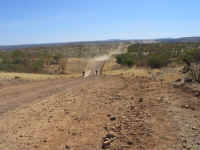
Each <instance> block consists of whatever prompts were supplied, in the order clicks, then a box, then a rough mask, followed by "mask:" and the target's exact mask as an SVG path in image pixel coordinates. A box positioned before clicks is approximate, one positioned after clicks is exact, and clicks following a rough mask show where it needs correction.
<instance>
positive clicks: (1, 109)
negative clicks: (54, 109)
mask: <svg viewBox="0 0 200 150" xmlns="http://www.w3.org/2000/svg"><path fill="white" fill-rule="evenodd" d="M10 82H12V81H10ZM84 82H85V80H83V79H56V80H46V81H40V82H28V83H24V84H17V85H13V86H12V84H11V83H9V86H2V87H1V89H0V115H1V114H3V113H6V112H8V111H11V110H13V109H16V108H17V107H19V106H23V105H25V104H27V103H31V102H33V101H35V100H37V101H39V100H41V99H44V98H45V97H48V96H50V95H53V94H56V93H58V92H61V91H63V90H64V91H66V92H67V91H68V90H71V89H73V88H75V87H77V86H80V85H81V84H83V83H84ZM10 84H11V85H10Z"/></svg>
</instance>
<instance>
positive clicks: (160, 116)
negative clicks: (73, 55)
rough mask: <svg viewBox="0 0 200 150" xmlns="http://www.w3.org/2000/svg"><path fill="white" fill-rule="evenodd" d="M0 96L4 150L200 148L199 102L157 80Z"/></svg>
mask: <svg viewBox="0 0 200 150" xmlns="http://www.w3.org/2000/svg"><path fill="white" fill-rule="evenodd" d="M22 90H23V91H24V92H22ZM0 94H1V95H2V97H4V98H2V99H1V101H2V102H1V104H2V105H3V104H6V105H7V106H9V107H8V108H6V109H4V111H3V113H2V114H1V117H0V135H1V136H0V149H2V150H21V149H23V150H102V149H110V150H179V149H182V150H189V149H191V150H193V149H194V150H198V149H200V143H199V141H200V111H199V106H200V101H199V98H198V97H195V96H193V95H191V94H190V93H185V92H184V91H182V90H180V89H177V88H174V87H173V86H172V85H171V84H170V83H166V84H163V82H161V81H160V80H154V79H152V78H147V77H123V76H120V75H119V76H105V77H95V78H89V79H80V80H61V79H60V80H53V81H41V82H37V83H31V84H30V83H29V84H28V83H24V84H23V85H14V86H9V87H8V88H6V87H4V88H2V89H1V91H0ZM38 96H39V97H38ZM34 99H35V100H34ZM24 102H25V103H26V104H24ZM22 103H23V104H22ZM13 104H14V106H13ZM2 108H3V107H2Z"/></svg>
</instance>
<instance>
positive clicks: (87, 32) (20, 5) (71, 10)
mask: <svg viewBox="0 0 200 150" xmlns="http://www.w3.org/2000/svg"><path fill="white" fill-rule="evenodd" d="M199 35H200V1H199V0H1V3H0V45H8V44H28V43H49V42H69V41H86V40H105V39H141V38H145V39H147V38H161V37H181V36H199Z"/></svg>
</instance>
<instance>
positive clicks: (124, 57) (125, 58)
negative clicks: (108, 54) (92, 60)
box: [116, 53, 135, 67]
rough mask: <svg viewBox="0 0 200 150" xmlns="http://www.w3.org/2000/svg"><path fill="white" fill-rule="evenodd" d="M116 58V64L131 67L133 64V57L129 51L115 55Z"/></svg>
mask: <svg viewBox="0 0 200 150" xmlns="http://www.w3.org/2000/svg"><path fill="white" fill-rule="evenodd" d="M116 59H117V63H118V64H121V65H124V66H128V67H132V66H133V65H134V64H135V62H134V58H133V56H132V55H131V54H130V53H126V54H121V55H117V56H116Z"/></svg>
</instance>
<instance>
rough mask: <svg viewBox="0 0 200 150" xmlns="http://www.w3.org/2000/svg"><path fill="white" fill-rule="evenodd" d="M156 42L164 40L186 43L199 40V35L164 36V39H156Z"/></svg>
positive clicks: (166, 41)
mask: <svg viewBox="0 0 200 150" xmlns="http://www.w3.org/2000/svg"><path fill="white" fill-rule="evenodd" d="M156 41H158V42H165V43H179V42H180V43H182V42H184V43H186V42H189V43H191V42H193V43H196V42H200V37H182V38H166V39H157V40H156Z"/></svg>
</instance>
